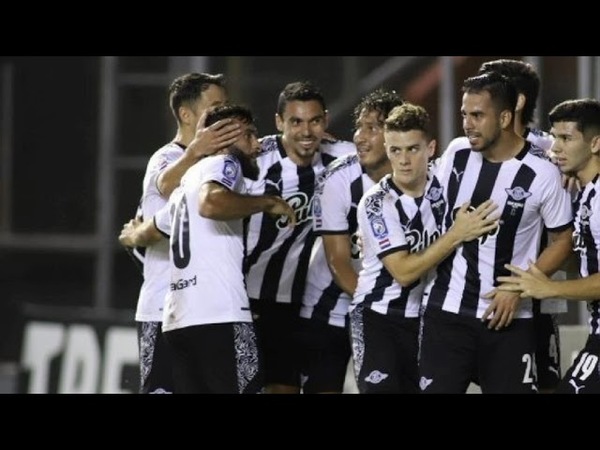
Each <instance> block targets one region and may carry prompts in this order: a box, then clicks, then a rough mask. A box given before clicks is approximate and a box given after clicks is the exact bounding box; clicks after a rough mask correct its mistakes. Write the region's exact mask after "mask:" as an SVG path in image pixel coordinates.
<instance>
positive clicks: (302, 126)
mask: <svg viewBox="0 0 600 450" xmlns="http://www.w3.org/2000/svg"><path fill="white" fill-rule="evenodd" d="M275 123H276V125H277V129H278V130H279V131H280V132H281V133H282V138H281V139H282V142H283V145H284V147H285V150H286V151H287V152H288V154H291V155H290V156H291V157H292V158H295V159H297V160H300V161H301V162H302V163H303V164H310V162H311V161H312V158H313V156H314V154H315V153H316V151H317V150H318V149H319V145H320V144H321V139H323V135H324V133H325V130H326V129H327V112H326V111H324V110H323V108H322V107H321V104H320V103H319V102H318V101H316V100H309V101H306V102H303V101H298V100H295V101H291V102H288V103H287V104H286V105H285V109H284V111H283V115H282V116H279V114H276V115H275Z"/></svg>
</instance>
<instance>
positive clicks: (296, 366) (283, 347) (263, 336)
mask: <svg viewBox="0 0 600 450" xmlns="http://www.w3.org/2000/svg"><path fill="white" fill-rule="evenodd" d="M250 309H251V310H252V315H253V317H254V326H255V329H256V334H257V337H258V346H259V349H260V357H261V363H262V364H263V373H264V377H265V383H266V384H267V385H271V384H281V385H285V386H294V387H298V388H300V384H301V383H300V356H299V354H298V342H297V333H298V326H299V325H298V324H299V320H300V315H299V314H300V308H299V307H298V306H296V305H291V304H289V303H275V302H272V301H268V300H256V299H250Z"/></svg>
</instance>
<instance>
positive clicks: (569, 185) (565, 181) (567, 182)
mask: <svg viewBox="0 0 600 450" xmlns="http://www.w3.org/2000/svg"><path fill="white" fill-rule="evenodd" d="M562 186H563V188H565V189H566V190H567V192H569V193H570V194H576V193H577V192H578V191H580V190H581V185H580V184H579V180H578V179H577V177H575V176H571V175H566V174H564V173H563V174H562Z"/></svg>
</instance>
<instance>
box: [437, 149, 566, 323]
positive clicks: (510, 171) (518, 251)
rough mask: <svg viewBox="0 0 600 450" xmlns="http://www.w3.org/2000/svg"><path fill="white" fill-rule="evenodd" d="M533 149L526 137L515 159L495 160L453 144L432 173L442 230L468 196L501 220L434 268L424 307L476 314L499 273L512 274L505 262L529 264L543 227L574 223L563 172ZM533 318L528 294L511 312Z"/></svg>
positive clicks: (483, 306) (536, 251) (481, 310)
mask: <svg viewBox="0 0 600 450" xmlns="http://www.w3.org/2000/svg"><path fill="white" fill-rule="evenodd" d="M453 143H454V142H453ZM451 144H452V143H451ZM530 147H531V143H530V142H526V143H525V146H524V147H523V149H522V151H521V152H520V153H519V154H518V155H517V156H516V157H514V158H512V159H510V160H508V161H505V162H502V163H492V162H489V161H487V160H486V159H485V158H483V156H482V155H481V153H478V152H474V151H471V148H470V146H469V145H468V144H467V146H466V148H465V147H464V146H461V145H454V146H453V145H451V146H450V147H449V148H448V149H447V150H446V151H445V152H444V154H443V155H442V157H441V158H440V159H439V161H438V162H437V164H436V168H435V175H436V176H437V178H438V179H439V181H440V183H441V185H442V186H443V188H444V195H445V196H446V200H447V202H448V210H447V214H446V218H445V220H444V231H445V230H447V229H448V228H450V226H451V225H452V223H453V218H454V214H455V213H456V210H457V209H458V208H460V206H461V205H462V204H463V203H465V202H466V201H470V202H471V207H472V208H475V207H477V206H479V205H480V204H481V203H483V202H484V201H485V200H487V199H492V200H493V201H494V203H496V204H497V205H498V209H497V210H496V212H497V213H501V217H500V226H499V227H498V228H497V229H496V230H495V231H494V232H492V233H490V234H487V235H484V236H482V237H480V238H479V239H477V240H473V241H471V242H466V243H464V244H463V245H462V246H460V247H459V248H457V249H456V250H455V251H454V252H453V253H452V254H451V255H449V256H448V257H447V258H446V259H445V260H444V261H442V263H440V264H439V265H438V267H437V269H436V271H435V277H434V279H433V281H432V282H431V283H430V285H429V286H428V288H427V290H426V294H428V300H427V301H428V307H435V308H441V309H443V310H445V311H449V312H453V313H457V314H461V315H465V316H471V317H477V318H481V317H482V316H483V313H484V311H485V310H486V308H487V307H488V305H489V304H490V300H487V299H484V298H483V296H484V295H485V294H487V293H488V292H490V291H492V289H493V288H494V286H495V285H496V284H497V282H496V279H497V278H498V277H499V276H501V275H508V274H509V272H508V270H507V269H505V268H504V264H507V263H511V264H514V265H516V266H519V267H523V268H525V267H527V265H528V262H529V260H531V261H535V260H536V259H537V257H538V254H539V251H540V240H541V239H540V238H541V233H542V232H543V226H545V227H546V228H547V229H548V230H550V231H560V230H564V229H566V228H567V227H568V226H570V225H571V223H572V216H571V214H572V209H571V202H570V199H569V194H568V193H567V191H566V190H565V189H563V188H562V185H561V175H560V171H559V170H558V168H557V167H556V166H554V165H553V164H552V163H551V162H550V161H548V160H547V159H545V158H541V157H539V156H538V155H536V154H534V153H531V152H530V151H531V148H530ZM531 316H532V312H531V299H525V300H523V301H522V302H521V305H520V309H519V311H518V312H517V314H516V316H515V317H516V318H528V317H531Z"/></svg>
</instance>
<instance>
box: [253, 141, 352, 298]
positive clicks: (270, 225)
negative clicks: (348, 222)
mask: <svg viewBox="0 0 600 450" xmlns="http://www.w3.org/2000/svg"><path fill="white" fill-rule="evenodd" d="M350 153H356V147H355V146H354V144H353V143H351V142H345V141H328V140H324V141H322V142H321V146H320V148H319V151H317V152H316V153H315V156H314V158H313V161H312V165H310V166H308V167H300V166H298V165H296V164H295V163H294V162H293V161H292V160H291V159H290V158H288V156H287V154H286V152H285V150H284V149H283V145H282V144H281V138H280V136H275V135H272V136H266V137H264V138H262V139H261V153H260V155H259V157H258V159H257V162H258V165H259V167H260V174H259V177H258V180H257V181H252V180H246V183H247V184H246V185H247V187H248V191H249V193H250V194H252V195H262V194H268V195H278V196H281V197H282V198H284V199H285V200H286V201H287V202H288V203H289V205H290V206H291V207H292V208H293V209H294V211H295V212H296V226H295V227H294V228H293V229H290V228H289V227H288V226H287V218H285V217H283V218H281V217H280V218H276V219H275V218H273V217H271V216H270V215H268V214H264V213H260V214H254V215H252V216H251V217H250V218H249V219H247V221H248V222H247V241H246V251H247V254H246V261H245V273H246V283H247V288H248V294H249V296H250V298H253V299H261V300H262V301H271V302H279V303H294V304H296V305H298V306H299V305H300V303H301V301H302V295H303V293H304V286H305V283H306V272H307V269H308V262H309V258H310V254H311V249H312V246H313V243H314V233H313V231H312V202H313V196H314V191H315V183H316V181H317V179H318V177H319V176H321V174H322V173H323V171H324V170H325V166H326V165H327V164H329V163H330V162H331V161H333V160H334V159H335V158H337V157H339V156H343V155H347V154H350Z"/></svg>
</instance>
